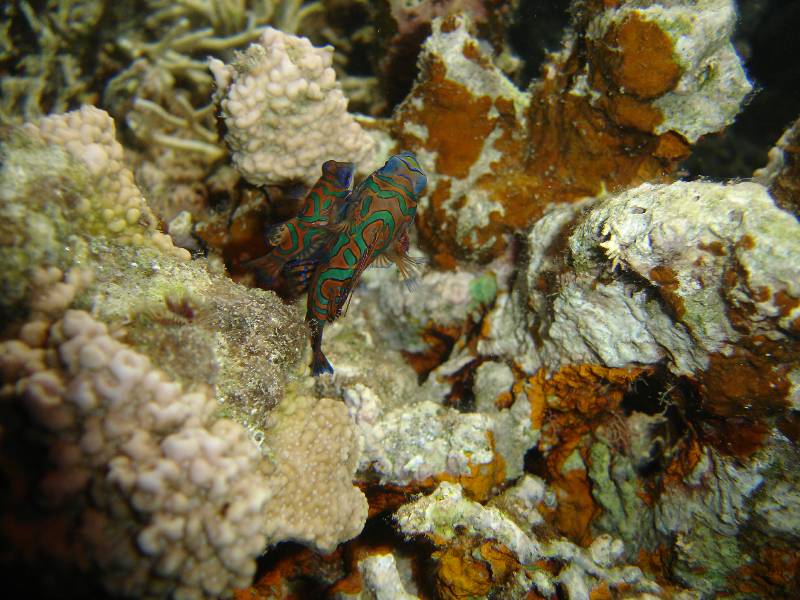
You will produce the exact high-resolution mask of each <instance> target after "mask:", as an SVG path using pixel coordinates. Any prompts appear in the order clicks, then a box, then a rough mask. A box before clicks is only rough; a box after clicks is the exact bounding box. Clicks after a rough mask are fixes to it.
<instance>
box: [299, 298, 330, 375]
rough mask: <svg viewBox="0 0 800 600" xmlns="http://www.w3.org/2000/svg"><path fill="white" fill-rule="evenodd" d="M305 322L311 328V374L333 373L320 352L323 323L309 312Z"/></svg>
mask: <svg viewBox="0 0 800 600" xmlns="http://www.w3.org/2000/svg"><path fill="white" fill-rule="evenodd" d="M306 322H307V323H308V326H309V329H310V330H311V374H312V375H313V376H314V377H318V376H320V375H323V374H325V373H330V374H331V375H333V367H332V366H331V363H330V362H329V361H328V359H327V358H325V354H324V353H323V352H322V330H323V329H324V327H325V324H324V323H323V322H321V321H320V320H319V319H317V318H315V317H312V316H311V315H310V314H308V315H306Z"/></svg>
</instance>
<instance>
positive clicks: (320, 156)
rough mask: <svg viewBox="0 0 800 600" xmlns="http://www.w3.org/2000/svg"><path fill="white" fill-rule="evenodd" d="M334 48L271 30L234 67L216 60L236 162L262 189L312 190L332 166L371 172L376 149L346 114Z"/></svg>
mask: <svg viewBox="0 0 800 600" xmlns="http://www.w3.org/2000/svg"><path fill="white" fill-rule="evenodd" d="M332 55H333V48H331V47H329V46H327V47H324V48H314V47H313V46H312V45H311V42H310V41H309V40H308V39H307V38H300V37H296V36H291V35H286V34H285V33H283V32H281V31H278V30H277V29H272V28H267V29H266V30H265V31H264V33H263V34H262V35H261V38H260V39H259V41H258V43H256V44H251V45H250V46H249V47H248V49H247V50H246V51H245V52H244V53H241V54H239V55H237V57H236V59H235V61H234V63H233V64H232V65H224V64H223V63H222V61H220V60H217V59H212V60H211V61H210V63H209V65H210V67H211V70H212V72H213V73H214V77H215V80H216V84H217V92H216V98H217V102H218V103H219V105H220V108H221V111H222V116H223V118H224V120H225V124H226V126H227V133H226V135H225V141H226V142H227V144H228V146H229V147H230V148H231V151H232V153H233V155H232V158H233V162H234V164H235V165H236V167H237V169H238V170H239V171H240V172H241V173H242V175H243V176H244V178H245V179H247V181H249V182H250V183H252V184H255V185H263V184H265V183H269V184H275V183H286V182H290V181H294V180H300V181H304V182H306V183H307V184H312V183H313V182H314V181H316V179H317V177H318V170H319V165H320V164H322V163H323V162H325V161H326V160H338V161H353V162H355V163H357V164H358V165H359V168H361V169H363V170H369V166H370V165H371V163H372V160H373V156H372V154H373V152H374V149H375V142H374V141H373V140H372V138H370V137H369V136H368V135H367V134H366V133H365V132H364V131H362V129H361V127H360V125H359V124H358V123H357V122H356V121H355V120H354V119H353V117H352V116H351V115H349V114H348V113H347V100H346V99H345V97H344V94H342V92H341V90H340V89H339V88H338V87H337V84H336V73H335V71H334V70H333V69H332V68H331V60H332Z"/></svg>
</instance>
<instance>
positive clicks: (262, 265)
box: [239, 252, 284, 279]
mask: <svg viewBox="0 0 800 600" xmlns="http://www.w3.org/2000/svg"><path fill="white" fill-rule="evenodd" d="M283 265H284V262H283V260H281V259H280V258H278V257H276V256H275V255H274V254H272V253H271V252H268V253H267V254H265V255H264V256H259V257H258V258H254V259H252V260H248V261H245V262H243V263H239V266H240V267H244V268H245V269H258V270H261V271H263V272H264V274H265V275H266V276H267V277H268V278H270V279H275V278H276V277H277V276H278V274H279V273H280V272H281V269H282V268H283Z"/></svg>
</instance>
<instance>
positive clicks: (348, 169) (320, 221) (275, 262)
mask: <svg viewBox="0 0 800 600" xmlns="http://www.w3.org/2000/svg"><path fill="white" fill-rule="evenodd" d="M354 171H355V165H354V164H353V163H351V162H337V161H335V160H329V161H327V162H325V163H324V164H323V165H322V176H321V177H320V178H319V179H318V180H317V182H316V183H315V184H314V187H312V188H311V190H310V191H309V192H308V194H307V195H306V197H305V201H304V203H303V208H302V209H301V210H300V212H299V213H298V214H297V216H296V217H293V218H292V219H289V220H288V221H286V222H285V223H281V224H279V225H275V226H274V227H271V228H270V229H269V230H268V231H267V239H268V240H269V242H270V244H272V245H273V246H274V247H273V248H272V249H271V250H270V251H269V252H268V253H267V254H266V255H264V256H262V257H260V258H257V259H255V260H251V261H249V262H247V263H244V266H246V267H248V268H256V269H259V271H260V275H261V279H262V280H264V281H265V283H266V284H267V285H268V286H270V287H271V284H272V285H274V283H275V281H276V280H277V278H278V276H279V275H280V273H281V271H284V270H286V271H289V272H290V276H289V279H290V280H291V282H292V284H293V286H294V288H295V291H297V292H301V291H303V290H304V288H305V286H306V285H307V284H308V278H309V276H310V273H311V271H313V266H315V264H316V262H315V261H316V260H317V259H318V258H319V253H320V252H321V251H322V250H324V247H325V243H326V242H327V241H328V240H329V238H331V237H332V236H334V235H335V234H336V233H335V231H334V230H333V229H332V225H333V224H332V223H331V219H330V217H331V215H332V214H336V212H337V211H338V209H339V208H340V205H341V204H343V203H344V201H345V199H346V198H347V196H348V195H349V194H350V185H351V184H352V182H353V173H354Z"/></svg>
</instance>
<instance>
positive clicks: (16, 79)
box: [0, 0, 106, 123]
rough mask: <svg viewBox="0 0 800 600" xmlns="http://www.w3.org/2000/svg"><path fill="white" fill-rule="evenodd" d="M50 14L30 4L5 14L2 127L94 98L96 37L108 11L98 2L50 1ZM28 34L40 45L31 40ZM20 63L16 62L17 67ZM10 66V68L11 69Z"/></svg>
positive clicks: (17, 4) (47, 9) (0, 58)
mask: <svg viewBox="0 0 800 600" xmlns="http://www.w3.org/2000/svg"><path fill="white" fill-rule="evenodd" d="M45 4H46V6H45V8H44V10H36V9H35V8H34V7H33V6H31V3H30V2H27V1H26V0H22V1H20V2H11V3H7V4H6V5H5V6H4V8H3V11H4V24H3V26H2V27H3V32H4V33H3V35H2V36H1V37H2V39H3V41H2V51H0V61H2V63H8V64H7V66H8V71H6V69H5V68H4V69H3V71H4V74H3V78H2V82H0V89H2V94H1V95H0V98H2V100H0V122H2V123H18V122H20V121H22V120H31V119H34V118H37V117H40V116H42V115H44V114H47V113H48V112H63V111H66V110H68V109H70V108H73V107H74V106H76V105H79V104H81V103H83V102H90V101H91V100H92V99H93V98H94V90H93V89H92V84H93V83H94V82H93V77H94V75H93V73H91V72H87V69H86V63H87V62H93V59H94V56H92V55H93V53H94V52H96V49H94V48H92V46H94V45H96V43H97V42H96V41H94V42H93V41H91V36H92V35H93V33H94V32H95V30H96V27H97V25H98V23H99V22H100V20H101V18H102V16H103V13H104V11H105V9H106V7H105V4H104V3H103V2H97V1H96V0H48V1H47V2H46V3H45ZM23 32H25V33H27V36H28V37H29V38H34V39H35V42H32V41H31V40H29V39H25V37H24V34H23ZM11 61H14V62H11ZM5 66H6V65H4V67H5Z"/></svg>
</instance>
